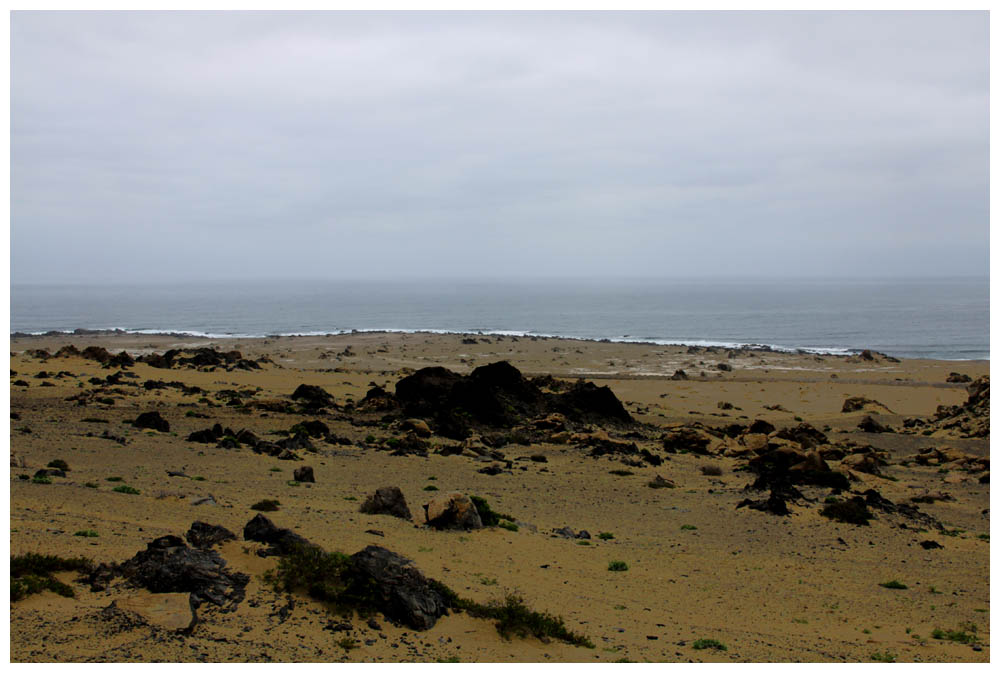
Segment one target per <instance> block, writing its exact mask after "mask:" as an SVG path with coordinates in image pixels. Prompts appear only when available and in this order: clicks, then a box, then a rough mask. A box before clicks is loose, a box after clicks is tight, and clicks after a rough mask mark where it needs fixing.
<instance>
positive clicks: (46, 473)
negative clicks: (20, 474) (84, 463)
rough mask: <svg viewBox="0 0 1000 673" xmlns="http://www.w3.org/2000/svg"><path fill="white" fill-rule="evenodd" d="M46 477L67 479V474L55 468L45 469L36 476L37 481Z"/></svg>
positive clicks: (36, 473)
mask: <svg viewBox="0 0 1000 673" xmlns="http://www.w3.org/2000/svg"><path fill="white" fill-rule="evenodd" d="M44 477H63V478H65V477H66V472H65V471H64V470H60V469H59V468H55V467H43V468H42V469H40V470H38V471H37V472H35V474H34V478H35V479H42V478H44Z"/></svg>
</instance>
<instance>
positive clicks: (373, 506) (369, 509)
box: [360, 486, 413, 521]
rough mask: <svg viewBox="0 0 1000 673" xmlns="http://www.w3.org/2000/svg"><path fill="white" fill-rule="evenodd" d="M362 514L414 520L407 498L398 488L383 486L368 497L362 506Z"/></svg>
mask: <svg viewBox="0 0 1000 673" xmlns="http://www.w3.org/2000/svg"><path fill="white" fill-rule="evenodd" d="M360 511H361V513H362V514H388V515H390V516H395V517H399V518H400V519H406V520H407V521H412V520H413V515H411V514H410V508H409V507H407V505H406V498H405V497H403V492H402V491H401V490H399V487H398V486H383V487H382V488H379V489H376V491H375V493H374V494H372V495H370V496H368V499H367V500H365V502H364V503H363V504H362V505H361V509H360Z"/></svg>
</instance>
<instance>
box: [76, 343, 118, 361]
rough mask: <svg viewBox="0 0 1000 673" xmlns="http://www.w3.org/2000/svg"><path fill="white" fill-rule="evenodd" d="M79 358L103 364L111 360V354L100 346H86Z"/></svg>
mask: <svg viewBox="0 0 1000 673" xmlns="http://www.w3.org/2000/svg"><path fill="white" fill-rule="evenodd" d="M80 356H81V357H83V358H86V359H87V360H95V361H97V362H100V363H101V364H104V363H106V362H107V361H108V360H110V359H111V353H109V352H108V351H107V349H105V348H102V347H101V346H87V347H86V348H84V349H83V352H81V353H80Z"/></svg>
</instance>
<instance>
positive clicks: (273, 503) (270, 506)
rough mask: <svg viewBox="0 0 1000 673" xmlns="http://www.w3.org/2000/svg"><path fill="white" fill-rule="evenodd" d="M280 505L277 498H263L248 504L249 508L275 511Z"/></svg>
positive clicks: (259, 510) (260, 510)
mask: <svg viewBox="0 0 1000 673" xmlns="http://www.w3.org/2000/svg"><path fill="white" fill-rule="evenodd" d="M280 506H281V503H280V502H278V501H277V500H269V499H265V500H261V501H260V502H255V503H254V504H252V505H250V509H255V510H257V511H258V512H277V511H278V508H279V507H280Z"/></svg>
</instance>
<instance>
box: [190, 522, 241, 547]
mask: <svg viewBox="0 0 1000 673" xmlns="http://www.w3.org/2000/svg"><path fill="white" fill-rule="evenodd" d="M184 537H185V538H187V541H188V542H189V543H190V544H191V546H192V547H197V548H199V549H209V548H211V547H213V546H214V545H217V544H220V543H222V542H225V541H226V540H235V539H236V534H235V533H233V532H232V531H230V530H228V529H226V528H223V527H222V526H213V525H212V524H208V523H204V522H202V521H195V522H194V523H192V524H191V528H189V529H188V532H187V533H185V534H184Z"/></svg>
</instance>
